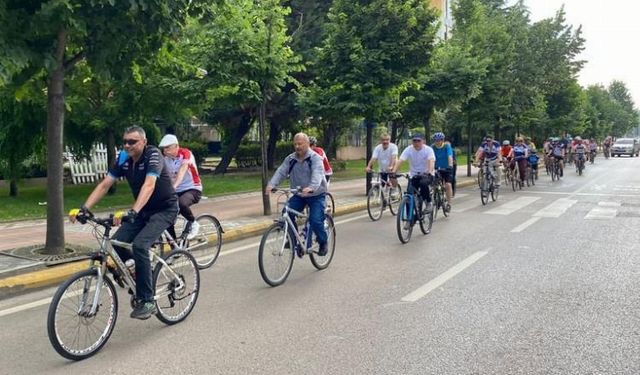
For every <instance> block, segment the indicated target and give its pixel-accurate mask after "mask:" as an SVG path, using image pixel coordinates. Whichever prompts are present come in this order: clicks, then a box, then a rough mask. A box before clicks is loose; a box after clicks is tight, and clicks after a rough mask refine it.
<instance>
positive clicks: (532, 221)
mask: <svg viewBox="0 0 640 375" xmlns="http://www.w3.org/2000/svg"><path fill="white" fill-rule="evenodd" d="M540 219H542V218H541V217H539V216H538V217H532V218H531V219H529V220H527V221H525V222H524V223H522V224H520V225H518V226H517V227H515V228H513V229H511V233H520V232H522V231H523V230H525V229H527V228H528V227H530V226H531V225H533V224H535V223H536V222H537V221H538V220H540Z"/></svg>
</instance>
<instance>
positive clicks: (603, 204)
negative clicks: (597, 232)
mask: <svg viewBox="0 0 640 375" xmlns="http://www.w3.org/2000/svg"><path fill="white" fill-rule="evenodd" d="M598 206H600V207H620V206H622V203H620V202H598Z"/></svg>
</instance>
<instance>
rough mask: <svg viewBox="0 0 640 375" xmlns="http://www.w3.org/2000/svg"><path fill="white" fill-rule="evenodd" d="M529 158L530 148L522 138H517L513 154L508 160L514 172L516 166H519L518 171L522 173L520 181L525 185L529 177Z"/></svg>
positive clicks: (512, 150)
mask: <svg viewBox="0 0 640 375" xmlns="http://www.w3.org/2000/svg"><path fill="white" fill-rule="evenodd" d="M528 157H529V148H528V147H527V145H525V144H524V139H523V138H522V137H518V138H516V144H515V145H513V148H512V149H511V153H510V154H509V156H508V159H509V160H511V162H510V164H509V168H511V170H514V169H515V167H516V164H517V165H518V171H519V172H520V181H521V182H522V184H523V185H524V181H525V178H526V177H527V158H528Z"/></svg>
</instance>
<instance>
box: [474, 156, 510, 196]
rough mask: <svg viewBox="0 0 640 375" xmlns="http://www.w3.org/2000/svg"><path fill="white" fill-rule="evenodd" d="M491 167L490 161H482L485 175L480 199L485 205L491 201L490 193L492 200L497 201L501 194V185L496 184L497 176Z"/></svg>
mask: <svg viewBox="0 0 640 375" xmlns="http://www.w3.org/2000/svg"><path fill="white" fill-rule="evenodd" d="M490 168H491V166H490V165H489V162H488V161H484V162H483V163H482V168H481V169H482V170H483V171H484V172H483V176H484V177H483V179H482V184H481V186H480V201H481V202H482V205H483V206H484V205H486V204H487V203H489V195H491V200H492V201H494V202H495V201H496V200H497V199H498V195H499V194H500V186H498V185H496V182H495V177H494V176H493V173H492V172H491V170H490ZM512 178H513V177H512Z"/></svg>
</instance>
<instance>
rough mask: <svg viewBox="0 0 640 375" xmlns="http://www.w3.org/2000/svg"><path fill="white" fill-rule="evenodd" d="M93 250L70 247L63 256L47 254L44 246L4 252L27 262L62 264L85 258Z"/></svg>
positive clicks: (67, 247) (68, 246)
mask: <svg viewBox="0 0 640 375" xmlns="http://www.w3.org/2000/svg"><path fill="white" fill-rule="evenodd" d="M91 251H92V250H91V249H89V248H84V247H82V246H76V245H74V246H73V247H72V246H70V245H67V246H65V249H64V253H62V254H45V248H44V246H42V245H36V246H28V247H21V248H18V249H13V250H10V251H6V252H4V253H5V254H7V255H9V256H14V257H16V258H22V259H27V260H33V261H39V262H45V263H60V262H64V261H68V260H71V259H74V258H83V257H85V256H86V255H87V254H89V253H91Z"/></svg>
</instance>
